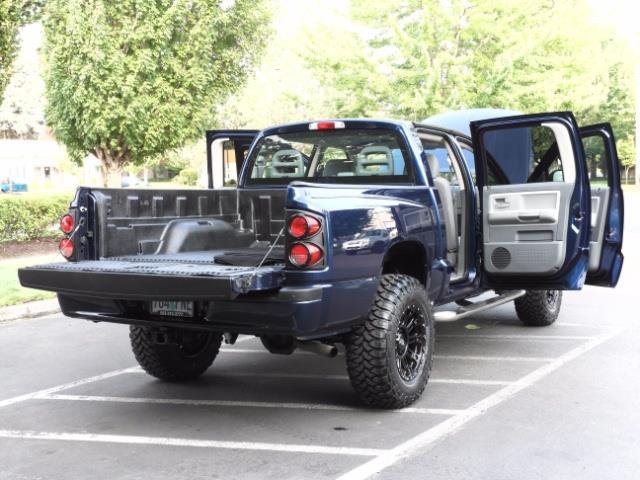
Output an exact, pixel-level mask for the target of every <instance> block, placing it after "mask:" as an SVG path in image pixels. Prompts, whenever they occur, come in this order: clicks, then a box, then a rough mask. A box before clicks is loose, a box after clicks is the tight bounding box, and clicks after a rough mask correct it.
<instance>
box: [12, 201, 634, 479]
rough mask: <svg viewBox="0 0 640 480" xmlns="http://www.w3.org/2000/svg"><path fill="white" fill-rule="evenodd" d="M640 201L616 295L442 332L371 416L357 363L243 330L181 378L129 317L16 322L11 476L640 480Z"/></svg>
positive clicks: (508, 310)
mask: <svg viewBox="0 0 640 480" xmlns="http://www.w3.org/2000/svg"><path fill="white" fill-rule="evenodd" d="M637 203H638V202H637V201H636V199H635V197H634V198H629V199H628V200H627V205H628V208H627V225H626V230H625V249H624V253H625V256H626V261H625V262H626V263H625V267H624V271H623V277H622V279H621V282H620V285H619V286H618V288H617V289H615V290H611V289H603V288H585V289H584V290H583V291H582V292H569V293H566V294H565V297H564V301H563V307H562V313H561V316H560V319H559V321H558V322H557V323H556V324H555V325H553V326H551V327H548V328H537V329H536V328H533V329H532V328H525V327H523V326H521V325H520V324H519V322H518V321H517V319H516V317H515V312H514V310H513V306H512V305H511V304H508V305H504V306H502V307H498V308H496V309H494V310H490V311H488V312H485V313H482V314H478V315H476V316H474V317H470V318H467V319H464V320H461V321H458V322H453V323H440V324H438V326H437V339H436V358H435V363H434V369H433V372H432V378H431V380H430V382H429V385H428V387H427V391H426V392H425V394H424V396H423V397H422V399H421V400H420V401H419V402H417V403H416V404H414V405H413V406H412V407H411V408H408V409H405V410H402V411H392V412H390V411H379V410H371V409H366V408H362V407H361V406H360V405H359V404H358V403H357V400H356V398H355V395H354V394H353V392H352V390H351V387H350V385H349V382H348V380H347V377H346V371H345V366H344V357H343V356H338V357H337V358H334V359H328V358H324V357H319V356H316V355H313V354H310V353H296V354H294V355H292V356H275V355H270V354H268V353H267V352H266V351H265V350H264V349H263V348H262V346H261V345H260V343H259V341H257V340H256V339H254V338H250V337H241V339H240V340H241V341H240V342H239V343H237V344H236V345H234V346H225V347H224V348H223V353H221V355H220V356H219V357H218V359H216V361H215V363H214V365H213V367H212V368H211V369H210V370H209V371H208V372H207V373H206V374H205V375H204V376H203V377H202V378H201V379H200V380H198V381H195V382H191V383H187V384H166V383H162V382H159V381H157V380H154V379H152V378H151V377H148V376H147V375H145V374H144V373H142V372H141V371H140V370H139V369H138V368H137V367H136V363H135V360H134V359H133V355H132V354H131V353H130V350H129V345H128V330H127V328H126V327H123V326H118V325H106V324H98V325H94V324H91V323H89V322H85V321H82V320H74V319H68V318H65V317H62V316H59V315H58V316H51V317H45V318H41V319H34V320H23V321H19V322H15V323H13V324H10V325H1V326H0V352H1V353H0V478H2V479H5V478H6V479H9V478H10V479H48V478H55V479H76V478H77V479H86V478H88V477H89V476H90V477H91V478H93V479H102V478H104V479H107V478H109V479H113V478H119V479H120V478H123V479H138V478H140V479H142V478H154V479H164V478H172V479H173V478H241V479H254V478H261V479H262V478H278V479H302V478H304V479H310V478H334V479H335V478H339V479H342V480H355V479H364V478H373V477H375V478H430V479H432V478H435V479H440V478H442V479H444V478H447V479H486V478H491V479H503V478H504V479H507V478H518V479H538V478H545V479H549V478H558V479H560V478H562V479H565V478H577V477H580V478H581V479H585V478H593V479H596V478H598V479H602V478H616V479H618V480H619V479H627V478H628V479H632V478H633V479H635V478H638V473H637V472H638V471H640V455H638V454H639V453H640V373H639V372H640V348H639V346H640V329H639V328H638V324H637V322H638V318H639V315H638V313H637V312H635V313H634V310H635V305H636V304H635V300H636V297H637V295H638V293H637V292H638V289H637V285H638V280H640V276H639V275H638V273H637V272H638V266H639V265H640V254H639V253H638V252H637V248H635V245H637V241H638V238H639V236H640V225H639V224H640V221H638V220H635V219H634V218H633V206H634V204H637Z"/></svg>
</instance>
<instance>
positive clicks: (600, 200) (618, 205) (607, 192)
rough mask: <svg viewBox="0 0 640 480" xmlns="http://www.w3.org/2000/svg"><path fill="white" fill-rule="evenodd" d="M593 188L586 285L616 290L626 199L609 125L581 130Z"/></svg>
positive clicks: (621, 256) (604, 124)
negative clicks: (624, 200) (624, 201)
mask: <svg viewBox="0 0 640 480" xmlns="http://www.w3.org/2000/svg"><path fill="white" fill-rule="evenodd" d="M580 133H581V136H582V143H583V147H584V151H585V160H586V164H587V172H588V176H589V183H590V188H591V210H592V213H591V232H590V238H589V270H588V274H587V280H586V283H588V284H590V285H598V286H603V287H615V285H616V284H617V282H618V278H619V276H620V272H621V270H622V263H623V260H624V257H623V255H622V234H623V227H624V225H623V208H624V203H623V196H622V187H621V185H620V167H619V161H618V154H617V151H616V145H615V138H614V135H613V130H612V129H611V125H609V124H608V123H603V124H598V125H591V126H588V127H584V128H582V129H580Z"/></svg>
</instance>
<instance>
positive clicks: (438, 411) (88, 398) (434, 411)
mask: <svg viewBox="0 0 640 480" xmlns="http://www.w3.org/2000/svg"><path fill="white" fill-rule="evenodd" d="M34 398H36V399H39V400H69V401H78V402H114V403H144V404H156V405H189V406H199V407H245V408H284V409H287V408H290V409H300V410H330V411H336V412H360V413H362V412H368V413H371V412H372V411H375V410H372V409H365V408H362V407H347V406H342V405H329V404H324V403H293V402H256V401H245V400H192V399H188V398H140V397H114V396H102V395H63V394H43V395H38V396H36V397H34ZM378 411H379V410H378ZM389 411H390V412H395V413H419V414H429V415H463V414H464V413H465V410H452V409H446V408H419V407H409V408H403V409H401V410H389Z"/></svg>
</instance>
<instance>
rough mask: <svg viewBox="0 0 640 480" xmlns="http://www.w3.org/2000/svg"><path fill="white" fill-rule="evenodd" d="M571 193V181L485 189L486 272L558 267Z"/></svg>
mask: <svg viewBox="0 0 640 480" xmlns="http://www.w3.org/2000/svg"><path fill="white" fill-rule="evenodd" d="M572 191H573V185H572V184H564V183H556V184H554V183H547V182H545V183H533V184H527V185H500V186H494V187H492V188H491V189H490V190H488V189H485V190H484V192H483V194H484V196H485V198H484V202H483V203H484V205H485V206H486V207H485V208H486V214H485V215H484V217H483V220H484V222H485V224H484V225H483V231H484V232H485V237H484V245H485V248H484V264H485V268H486V270H487V272H491V273H498V274H514V273H522V272H526V273H528V274H553V273H555V272H557V271H558V270H560V268H561V267H562V264H563V263H564V260H565V250H566V249H565V243H564V239H565V238H566V236H567V231H566V230H567V220H566V218H567V215H568V211H567V210H568V209H567V208H566V206H568V205H569V201H568V199H569V198H570V196H571V193H572Z"/></svg>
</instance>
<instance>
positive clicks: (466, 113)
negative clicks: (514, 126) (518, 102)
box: [420, 108, 522, 137]
mask: <svg viewBox="0 0 640 480" xmlns="http://www.w3.org/2000/svg"><path fill="white" fill-rule="evenodd" d="M514 115H522V112H518V111H516V110H505V109H501V108H471V109H466V110H454V111H450V112H444V113H438V114H437V115H432V116H430V117H428V118H425V119H424V120H423V121H422V122H420V123H421V124H424V125H429V126H433V127H438V128H442V129H444V130H449V131H453V132H458V133H461V134H463V135H466V136H467V137H471V129H470V128H469V123H471V122H474V121H476V120H485V119H487V118H500V117H512V116H514Z"/></svg>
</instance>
